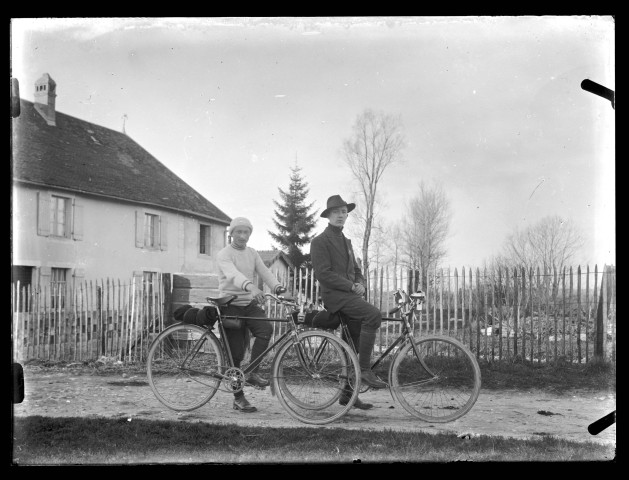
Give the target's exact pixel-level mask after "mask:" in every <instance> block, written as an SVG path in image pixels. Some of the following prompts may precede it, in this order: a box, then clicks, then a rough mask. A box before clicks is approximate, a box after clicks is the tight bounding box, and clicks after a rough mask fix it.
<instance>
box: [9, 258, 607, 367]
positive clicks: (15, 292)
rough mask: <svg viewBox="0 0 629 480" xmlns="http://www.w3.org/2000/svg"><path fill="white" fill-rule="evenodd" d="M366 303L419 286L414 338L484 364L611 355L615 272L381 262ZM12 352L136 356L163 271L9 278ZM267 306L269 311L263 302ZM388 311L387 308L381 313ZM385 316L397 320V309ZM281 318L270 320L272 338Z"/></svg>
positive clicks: (384, 338) (165, 281)
mask: <svg viewBox="0 0 629 480" xmlns="http://www.w3.org/2000/svg"><path fill="white" fill-rule="evenodd" d="M368 278H369V281H368V287H369V288H368V291H367V299H368V301H369V302H371V303H373V304H374V305H376V306H378V308H379V309H380V310H381V311H383V312H388V311H390V310H391V309H392V308H393V307H394V306H395V305H394V303H393V294H394V293H395V292H396V291H397V290H398V289H402V290H405V291H407V292H413V291H417V290H420V289H421V290H423V291H424V292H425V294H426V302H425V303H424V305H423V309H422V310H421V312H416V315H415V316H414V319H413V329H414V334H415V335H417V336H421V335H426V334H433V333H437V334H443V335H450V336H454V337H456V338H458V339H459V340H461V341H463V342H464V343H465V344H466V345H467V346H468V347H470V349H471V350H472V351H473V352H474V353H475V354H476V355H477V357H478V358H481V359H485V360H487V361H502V360H513V359H521V360H524V361H528V362H536V363H545V362H554V361H558V360H566V361H569V362H575V363H582V362H589V361H591V360H594V359H597V360H608V361H609V360H611V361H614V362H615V360H616V272H615V268H613V267H605V268H604V271H602V272H599V271H598V268H597V267H596V266H595V267H594V269H592V270H591V269H590V268H589V267H585V268H581V267H580V266H579V267H577V268H576V269H573V268H569V269H563V270H562V271H561V272H557V271H544V270H540V269H535V270H533V269H528V270H526V269H523V268H516V269H503V270H500V269H498V270H495V271H487V270H486V269H483V270H480V269H478V268H477V269H465V268H462V269H461V271H460V272H459V271H458V269H454V270H450V269H434V270H432V271H430V272H420V271H417V270H412V271H411V270H404V269H397V270H392V271H389V269H388V268H387V267H384V268H380V269H375V270H373V271H372V272H371V273H370V275H369V276H368ZM285 283H287V284H288V286H289V293H290V294H291V295H292V296H294V297H295V298H297V299H298V301H299V303H300V304H301V305H302V310H303V311H304V312H306V311H308V310H313V309H315V310H318V309H321V308H323V305H322V304H321V301H320V298H319V284H318V282H317V281H316V278H315V277H314V275H313V272H312V271H311V270H307V269H295V270H294V271H293V272H292V275H291V278H290V279H286V282H285ZM11 287H12V288H11V290H12V293H11V294H12V305H13V306H12V326H13V348H14V353H15V357H16V359H17V360H18V361H24V360H27V359H31V358H37V359H50V360H65V361H86V360H95V359H98V358H100V357H102V356H106V357H116V358H118V359H119V360H121V361H144V360H145V356H146V351H147V348H148V345H149V344H150V342H151V340H152V339H153V338H154V336H155V335H156V334H157V333H159V332H160V331H161V330H162V329H163V328H164V327H165V325H168V324H169V323H170V319H169V318H165V316H167V315H168V313H165V312H170V311H171V308H170V305H169V302H170V298H171V297H170V290H171V288H170V287H171V281H170V275H167V274H163V275H162V274H153V275H152V276H151V277H150V278H145V279H142V278H135V279H132V280H129V281H126V282H121V281H120V280H110V279H107V280H101V281H100V282H83V283H80V284H78V285H76V286H74V288H69V287H66V286H65V285H57V286H55V287H54V288H47V287H44V288H42V289H40V290H33V289H32V288H31V287H30V286H28V287H20V286H19V284H12V286H11ZM269 307H270V308H269V309H268V312H269V313H270V315H271V316H274V315H277V313H275V312H278V313H279V311H278V309H277V308H274V306H272V305H270V306H269ZM386 315H387V314H386V313H385V316H386ZM390 318H399V314H395V315H394V316H393V317H390ZM282 325H283V326H285V324H281V323H275V327H276V330H277V331H276V332H275V333H276V334H279V333H281V332H280V331H279V330H278V329H279V328H281V326H282ZM400 328H401V324H400V322H399V321H387V320H386V319H385V321H383V324H382V328H381V329H380V331H379V334H378V335H379V336H378V340H377V345H376V348H377V349H378V350H379V351H381V352H382V351H384V349H386V348H387V346H388V345H389V344H390V343H392V342H393V341H394V340H395V338H396V337H397V336H398V335H399V332H400Z"/></svg>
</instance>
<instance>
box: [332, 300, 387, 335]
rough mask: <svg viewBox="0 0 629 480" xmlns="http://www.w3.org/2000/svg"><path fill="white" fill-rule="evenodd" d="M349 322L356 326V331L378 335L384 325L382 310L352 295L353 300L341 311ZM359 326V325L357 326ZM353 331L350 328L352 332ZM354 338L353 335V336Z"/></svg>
mask: <svg viewBox="0 0 629 480" xmlns="http://www.w3.org/2000/svg"><path fill="white" fill-rule="evenodd" d="M338 311H339V312H341V313H342V314H343V315H344V316H345V318H346V319H347V320H348V324H355V326H354V327H353V329H354V330H356V328H357V327H358V325H360V328H358V332H360V330H361V329H362V330H365V331H367V332H371V333H376V331H377V330H378V329H379V328H380V325H381V324H382V313H381V312H380V310H379V309H378V308H377V307H376V306H374V305H372V304H371V303H369V302H368V301H367V300H365V299H364V298H363V297H359V296H358V295H352V296H351V298H350V299H349V300H348V301H347V303H345V305H343V306H342V307H341V308H340V309H339V310H338ZM356 324H358V325H356ZM351 331H352V329H351V328H350V332H351ZM352 336H353V334H352Z"/></svg>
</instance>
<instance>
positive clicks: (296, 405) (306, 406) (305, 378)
mask: <svg viewBox="0 0 629 480" xmlns="http://www.w3.org/2000/svg"><path fill="white" fill-rule="evenodd" d="M357 379H358V382H360V367H359V365H358V357H357V356H356V354H355V353H354V352H353V351H352V350H351V348H350V347H349V345H347V343H345V342H344V341H342V340H341V339H340V338H338V337H337V336H335V335H334V334H332V333H329V332H325V331H323V330H309V331H305V332H301V333H299V334H298V337H297V341H293V340H289V341H287V342H286V343H285V344H284V345H282V347H280V350H279V352H278V354H277V355H276V357H275V359H274V361H273V387H274V392H275V393H276V394H277V397H278V400H279V402H280V403H281V405H282V406H283V407H284V409H285V410H286V411H287V412H288V413H289V414H290V415H291V416H292V417H293V418H295V419H297V420H299V421H301V422H304V423H309V424H314V425H323V424H326V423H331V422H333V421H335V420H337V419H339V418H341V417H342V416H343V415H345V413H347V411H348V410H349V409H350V408H352V405H353V404H354V402H355V400H356V397H357V396H358V390H356V389H354V390H353V391H352V393H351V395H350V398H349V399H348V402H347V403H345V404H344V405H342V404H341V403H340V399H341V394H342V393H343V390H344V389H346V388H347V386H348V385H350V384H355V383H356V381H357Z"/></svg>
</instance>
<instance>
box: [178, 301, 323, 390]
mask: <svg viewBox="0 0 629 480" xmlns="http://www.w3.org/2000/svg"><path fill="white" fill-rule="evenodd" d="M266 296H268V297H270V298H272V299H274V300H276V301H278V302H279V303H281V304H282V306H283V307H284V312H285V314H286V317H285V318H268V317H238V316H223V315H222V314H221V311H220V308H219V307H218V305H217V304H216V303H215V302H213V301H212V300H211V299H210V298H209V297H208V298H207V301H208V302H209V303H210V305H212V306H213V307H215V308H216V310H217V314H218V321H217V323H218V330H219V332H220V339H219V342H220V344H221V346H222V347H223V349H224V351H225V353H226V360H227V362H228V365H226V367H227V369H230V368H235V367H234V359H233V356H232V352H231V349H230V347H229V341H228V340H227V334H226V329H225V327H224V326H223V319H225V318H234V319H238V318H246V319H247V320H260V321H269V322H286V323H288V324H289V329H288V331H286V332H284V333H283V334H282V335H281V336H280V337H279V338H278V339H276V340H275V341H274V342H273V343H272V344H270V345H269V346H268V347H267V348H266V349H265V350H264V351H263V352H262V353H261V354H260V355H259V356H258V357H256V358H255V359H251V361H250V363H249V365H247V366H246V367H245V368H244V369H240V370H241V371H242V373H243V374H244V375H246V374H248V373H250V372H251V371H252V370H253V369H254V368H255V367H254V365H257V364H258V363H259V362H258V360H260V361H261V360H262V359H263V358H264V357H266V355H267V354H268V353H269V352H271V351H272V350H273V349H275V348H281V347H282V345H283V344H284V343H285V342H288V341H290V340H291V339H292V340H293V341H295V340H296V339H297V335H298V333H299V330H300V328H299V326H298V324H297V323H296V322H295V320H294V318H293V316H292V312H291V311H290V310H289V309H290V307H291V306H292V307H295V306H296V304H294V303H293V302H292V301H290V300H288V299H287V298H284V297H276V296H274V295H272V294H270V293H267V294H266ZM199 344H200V345H199V348H200V346H201V345H202V343H201V342H199ZM296 344H297V354H298V357H299V362H300V363H301V364H302V365H303V366H304V368H305V369H306V370H307V371H310V367H309V365H310V364H311V361H308V360H307V359H306V355H305V354H304V351H303V347H302V345H301V344H300V343H299V342H296ZM321 350H322V349H321ZM195 351H198V349H197V348H195ZM319 355H320V354H319ZM315 358H316V355H315ZM184 364H185V361H184ZM219 376H220V378H221V379H224V378H225V375H223V374H219ZM271 393H272V395H275V391H274V388H273V383H271Z"/></svg>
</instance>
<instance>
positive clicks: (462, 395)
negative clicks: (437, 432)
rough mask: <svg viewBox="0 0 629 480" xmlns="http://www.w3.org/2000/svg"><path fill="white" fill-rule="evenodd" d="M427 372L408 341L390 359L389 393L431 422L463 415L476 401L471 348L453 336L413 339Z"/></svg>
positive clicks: (476, 375) (476, 369) (476, 373)
mask: <svg viewBox="0 0 629 480" xmlns="http://www.w3.org/2000/svg"><path fill="white" fill-rule="evenodd" d="M415 343H416V345H417V349H418V352H419V354H420V355H421V358H422V360H423V362H424V363H425V364H426V366H427V367H428V368H429V369H430V370H431V371H432V372H433V374H435V375H436V376H432V377H431V376H430V374H428V373H427V372H426V370H425V368H424V367H423V365H422V363H421V362H420V361H419V360H418V358H417V356H416V355H415V351H414V349H413V345H412V344H411V342H410V341H407V343H406V344H405V345H404V346H403V347H402V348H401V349H400V351H399V352H398V353H397V354H396V356H395V358H394V359H393V363H392V364H391V370H390V375H389V383H390V385H391V393H392V394H393V397H394V398H395V399H396V400H397V402H398V403H399V404H400V405H402V407H403V408H404V409H405V410H406V411H407V412H408V413H410V414H411V415H413V416H415V417H417V418H420V419H421V420H424V421H426V422H431V423H446V422H451V421H453V420H456V419H457V418H460V417H462V416H463V415H465V414H466V413H467V412H469V411H470V409H471V408H472V407H473V406H474V404H475V403H476V400H477V399H478V394H479V393H480V388H481V372H480V367H479V366H478V362H477V361H476V358H475V357H474V355H473V354H472V352H471V351H470V350H469V349H468V348H467V347H465V346H464V345H463V344H462V343H461V342H459V341H458V340H456V339H455V338H451V337H446V336H440V335H432V336H428V337H424V338H420V339H419V340H415Z"/></svg>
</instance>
